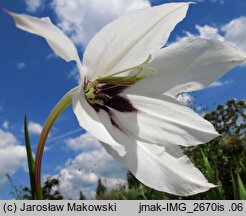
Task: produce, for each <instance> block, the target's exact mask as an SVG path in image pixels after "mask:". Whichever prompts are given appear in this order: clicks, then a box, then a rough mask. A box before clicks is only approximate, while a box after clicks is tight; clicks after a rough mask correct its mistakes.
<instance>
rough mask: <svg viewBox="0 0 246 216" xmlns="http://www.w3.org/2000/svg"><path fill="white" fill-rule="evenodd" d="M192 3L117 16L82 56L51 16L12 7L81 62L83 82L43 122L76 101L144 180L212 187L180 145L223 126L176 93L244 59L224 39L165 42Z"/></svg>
mask: <svg viewBox="0 0 246 216" xmlns="http://www.w3.org/2000/svg"><path fill="white" fill-rule="evenodd" d="M189 4H190V3H187V2H185V3H170V4H163V5H160V6H156V7H151V8H146V9H143V10H140V11H137V12H133V13H129V14H127V15H124V16H122V17H120V18H119V19H116V20H115V21H113V22H111V23H110V24H108V25H106V26H105V27H104V28H103V29H102V30H100V31H99V32H98V33H97V34H96V35H95V36H94V37H93V39H92V40H91V41H90V42H89V44H88V46H87V48H86V49H85V51H84V56H83V62H82V63H81V61H80V59H79V57H78V54H77V50H76V48H75V46H74V44H73V43H72V42H71V41H70V40H69V38H68V37H67V36H66V35H65V34H64V33H63V32H62V31H61V30H60V29H59V28H57V27H56V26H55V25H53V24H52V23H51V21H50V19H49V18H42V19H39V18H34V17H31V16H27V15H19V14H15V13H12V12H8V13H9V14H10V15H11V16H13V18H14V20H15V22H16V25H17V27H18V28H20V29H22V30H25V31H28V32H31V33H33V34H37V35H40V36H42V37H44V38H45V39H46V40H47V42H48V44H49V45H50V47H51V48H52V49H53V50H54V51H55V53H56V54H57V55H58V56H60V57H61V58H63V59H65V60H66V61H76V62H77V65H78V68H79V72H80V76H81V83H80V84H79V86H77V87H76V88H75V89H73V90H71V91H70V92H69V93H67V94H66V95H65V96H64V97H63V98H62V99H61V101H60V102H59V103H58V105H57V106H56V107H55V108H54V110H53V113H52V115H51V117H50V118H48V120H47V122H46V125H52V124H53V122H54V121H55V119H56V118H57V116H58V115H59V114H60V113H61V112H62V111H63V109H65V108H66V107H67V106H68V105H69V104H71V103H72V105H73V110H74V113H75V115H76V117H77V119H78V121H79V123H80V125H81V127H83V128H84V129H85V130H87V131H88V132H89V133H91V134H92V135H93V136H95V137H96V138H97V139H98V140H100V141H101V143H102V145H103V146H104V147H105V149H106V150H107V152H108V153H109V154H111V155H112V156H113V157H114V158H115V159H116V160H118V161H119V162H120V163H121V164H123V165H125V166H126V167H128V169H129V170H130V171H131V172H132V173H133V174H134V175H135V176H136V177H137V178H138V179H139V180H140V181H141V182H143V183H144V184H145V185H147V186H149V187H152V188H154V189H156V190H159V191H165V192H168V193H172V194H177V195H191V194H195V193H199V192H203V191H206V190H208V189H209V188H211V187H214V185H213V184H211V183H209V182H208V181H207V180H206V178H205V177H204V176H203V174H202V173H201V172H200V171H199V170H198V169H197V168H195V167H194V165H193V164H192V163H191V161H190V160H189V159H188V158H187V157H186V156H185V155H183V152H182V150H181V148H180V146H184V147H187V146H194V145H198V144H202V143H206V142H208V141H210V140H211V139H213V138H215V137H217V136H218V133H217V132H216V131H215V129H214V127H213V125H212V124H210V123H209V122H208V121H206V120H204V119H203V118H202V117H200V116H199V115H198V114H196V113H195V112H194V111H192V110H191V109H189V108H187V107H185V106H183V105H182V104H180V103H179V102H178V101H177V100H176V96H177V95H178V94H179V93H182V92H190V91H194V90H198V89H202V88H205V87H206V86H208V85H210V84H211V83H213V82H214V81H215V80H217V79H218V78H219V77H221V76H222V75H223V74H225V73H226V72H227V71H229V70H230V69H232V68H233V67H235V66H236V65H238V64H239V63H241V62H243V61H245V59H246V56H245V54H244V53H242V52H240V51H239V50H238V49H236V48H235V47H233V46H231V45H229V44H227V43H223V42H219V41H212V40H206V39H201V38H186V39H183V40H181V41H178V42H177V43H174V44H172V45H170V46H167V47H164V45H165V44H166V42H167V40H168V37H169V35H170V33H171V32H172V30H173V29H174V27H175V26H176V25H177V23H179V22H180V21H181V20H182V19H183V18H184V17H185V16H186V12H187V10H188V7H189ZM163 47H164V48H163ZM52 116H53V117H52ZM45 127H46V126H45ZM50 127H51V126H50ZM47 128H49V126H47ZM47 128H46V129H45V128H44V131H43V133H42V134H41V138H40V139H41V141H40V143H44V141H45V139H46V137H47V134H48V129H47ZM36 163H41V162H40V161H39V162H36ZM39 165H40V164H39Z"/></svg>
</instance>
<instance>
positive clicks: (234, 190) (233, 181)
mask: <svg viewBox="0 0 246 216" xmlns="http://www.w3.org/2000/svg"><path fill="white" fill-rule="evenodd" d="M230 172H231V182H232V189H233V199H234V200H237V199H238V196H237V187H236V182H235V178H234V176H233V172H232V170H230Z"/></svg>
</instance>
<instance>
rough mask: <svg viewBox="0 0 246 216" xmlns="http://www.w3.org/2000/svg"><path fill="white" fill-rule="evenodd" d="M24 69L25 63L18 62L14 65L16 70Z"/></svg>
mask: <svg viewBox="0 0 246 216" xmlns="http://www.w3.org/2000/svg"><path fill="white" fill-rule="evenodd" d="M24 67H26V63H25V62H19V63H18V64H17V65H16V68H17V69H19V70H21V69H23V68H24Z"/></svg>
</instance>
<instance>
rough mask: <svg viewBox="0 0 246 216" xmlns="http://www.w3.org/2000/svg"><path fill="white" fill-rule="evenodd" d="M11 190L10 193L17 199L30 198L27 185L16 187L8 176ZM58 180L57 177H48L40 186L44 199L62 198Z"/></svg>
mask: <svg viewBox="0 0 246 216" xmlns="http://www.w3.org/2000/svg"><path fill="white" fill-rule="evenodd" d="M8 178H9V181H10V184H11V187H12V191H11V194H12V195H13V197H15V198H16V199H17V200H32V199H33V198H32V194H31V190H30V188H28V187H17V186H15V185H14V184H13V181H12V179H11V177H10V176H8ZM59 184H60V182H59V180H58V179H57V178H51V177H48V178H47V179H46V181H45V182H44V185H43V187H42V193H43V199H44V200H62V199H63V196H62V195H61V193H60V191H59Z"/></svg>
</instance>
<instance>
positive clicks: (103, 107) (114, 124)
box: [98, 105, 122, 131]
mask: <svg viewBox="0 0 246 216" xmlns="http://www.w3.org/2000/svg"><path fill="white" fill-rule="evenodd" d="M98 108H100V109H102V110H104V111H105V112H106V113H108V116H109V118H110V121H111V124H112V125H113V126H114V127H116V128H118V129H119V130H121V131H122V129H121V128H120V126H119V125H118V124H117V123H116V122H115V121H114V119H113V114H112V113H111V111H110V109H109V108H108V107H106V106H102V105H98Z"/></svg>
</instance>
